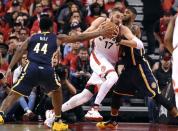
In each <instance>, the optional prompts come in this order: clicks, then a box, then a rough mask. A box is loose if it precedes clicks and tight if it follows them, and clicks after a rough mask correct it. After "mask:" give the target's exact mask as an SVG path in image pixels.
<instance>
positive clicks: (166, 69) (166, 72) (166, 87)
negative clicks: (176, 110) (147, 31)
mask: <svg viewBox="0 0 178 131" xmlns="http://www.w3.org/2000/svg"><path fill="white" fill-rule="evenodd" d="M152 70H153V73H154V75H155V77H156V79H157V80H158V85H159V88H160V90H161V92H162V94H163V95H164V96H165V97H166V99H168V100H169V101H171V103H174V92H173V88H172V87H171V75H172V68H171V54H170V53H169V52H168V51H167V50H165V51H164V53H163V54H162V55H161V59H160V61H159V62H156V63H155V64H154V65H153V69H152ZM148 109H149V119H150V121H152V122H157V121H160V122H162V121H168V119H169V118H168V113H167V110H166V109H165V108H164V107H163V106H161V107H160V105H156V104H155V102H154V101H153V99H152V98H148Z"/></svg>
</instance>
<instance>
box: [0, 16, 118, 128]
mask: <svg viewBox="0 0 178 131" xmlns="http://www.w3.org/2000/svg"><path fill="white" fill-rule="evenodd" d="M110 26H111V25H107V23H105V24H103V25H102V26H101V27H99V28H97V29H96V30H95V31H93V32H88V33H83V34H80V35H77V36H67V35H59V36H56V35H55V34H54V33H51V31H52V21H51V19H50V18H49V17H46V16H43V17H42V18H41V19H40V29H41V31H42V33H39V34H35V35H33V36H32V37H31V38H30V39H27V40H26V41H25V42H24V43H23V44H22V46H21V47H19V48H18V49H17V51H16V53H15V55H14V57H13V59H12V61H11V63H10V65H9V67H8V70H7V72H6V76H8V75H9V73H10V72H11V69H12V68H13V67H14V65H15V64H16V63H17V62H18V61H19V60H20V58H21V56H22V55H23V53H24V52H25V51H26V50H27V51H28V55H27V58H28V60H29V62H28V63H27V65H26V66H25V67H24V68H23V71H22V73H21V75H20V77H19V79H18V80H17V82H16V83H15V84H14V85H13V87H12V90H11V92H10V93H9V95H8V96H7V97H6V99H5V100H4V101H3V103H2V105H1V107H0V124H3V123H4V119H3V115H4V112H5V111H7V109H8V108H9V107H10V106H11V105H13V103H14V102H15V101H16V100H17V99H18V98H19V97H20V96H28V95H29V94H30V92H31V90H32V87H34V86H38V85H42V87H45V90H46V91H47V92H50V91H52V103H53V106H54V112H55V122H54V124H53V127H52V129H53V130H67V129H68V125H66V124H64V123H63V122H62V121H61V103H62V94H61V88H60V87H61V84H60V81H59V79H58V77H56V74H55V71H54V68H53V67H52V64H51V61H52V57H53V54H54V53H55V51H56V50H57V47H58V46H59V45H60V44H61V43H64V42H75V41H81V40H85V39H90V38H94V37H98V36H100V35H103V36H106V35H112V34H113V29H115V27H113V28H112V27H110Z"/></svg>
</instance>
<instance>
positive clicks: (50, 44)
mask: <svg viewBox="0 0 178 131" xmlns="http://www.w3.org/2000/svg"><path fill="white" fill-rule="evenodd" d="M56 41H57V36H56V35H55V34H53V33H49V32H47V33H46V32H45V33H39V34H35V35H33V36H32V37H31V39H30V41H29V43H28V49H27V50H28V56H27V57H28V60H29V61H32V62H35V63H39V64H46V65H51V60H52V57H53V54H54V52H55V51H56V50H57V42H56Z"/></svg>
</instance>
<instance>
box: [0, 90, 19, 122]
mask: <svg viewBox="0 0 178 131" xmlns="http://www.w3.org/2000/svg"><path fill="white" fill-rule="evenodd" d="M20 97H21V95H20V94H19V93H17V92H14V91H11V92H9V94H8V96H7V97H6V98H5V99H4V101H3V103H2V105H1V107H0V124H3V123H4V119H3V115H4V113H5V112H6V111H7V110H8V109H9V108H10V107H11V106H12V105H13V104H14V103H15V102H16V101H17V100H18V99H19V98H20Z"/></svg>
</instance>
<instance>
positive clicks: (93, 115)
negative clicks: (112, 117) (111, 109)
mask: <svg viewBox="0 0 178 131" xmlns="http://www.w3.org/2000/svg"><path fill="white" fill-rule="evenodd" d="M85 119H86V120H90V121H102V120H103V117H102V116H101V115H100V113H99V112H98V110H97V109H94V108H91V109H90V110H89V111H88V112H87V114H85Z"/></svg>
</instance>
